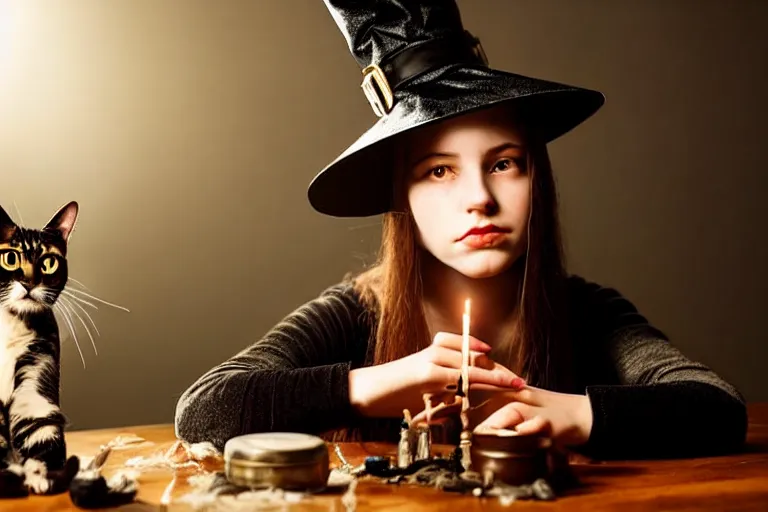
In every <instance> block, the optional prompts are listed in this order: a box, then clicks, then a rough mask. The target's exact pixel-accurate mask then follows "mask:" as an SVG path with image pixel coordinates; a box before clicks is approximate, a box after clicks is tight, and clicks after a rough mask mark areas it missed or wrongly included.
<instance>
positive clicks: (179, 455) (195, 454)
mask: <svg viewBox="0 0 768 512" xmlns="http://www.w3.org/2000/svg"><path fill="white" fill-rule="evenodd" d="M219 460H221V453H220V452H219V451H218V450H217V449H216V447H214V446H213V444H211V443H209V442H202V443H193V444H189V443H187V442H185V441H181V440H177V441H176V442H175V443H173V445H172V446H171V447H170V448H168V449H167V450H165V451H158V452H156V453H154V454H152V455H150V456H138V457H133V458H131V459H128V460H127V461H125V466H126V467H129V468H135V469H138V470H149V469H181V468H198V469H200V468H201V466H202V465H203V464H204V463H205V462H206V461H211V462H216V461H219Z"/></svg>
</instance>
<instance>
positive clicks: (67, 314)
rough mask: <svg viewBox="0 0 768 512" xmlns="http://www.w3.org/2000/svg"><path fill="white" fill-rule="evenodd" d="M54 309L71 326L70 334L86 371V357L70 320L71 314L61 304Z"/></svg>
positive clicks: (55, 305)
mask: <svg viewBox="0 0 768 512" xmlns="http://www.w3.org/2000/svg"><path fill="white" fill-rule="evenodd" d="M54 307H55V308H56V309H57V310H58V311H59V312H61V316H62V317H63V318H64V321H66V322H67V325H68V326H69V332H71V333H72V337H73V338H74V340H75V346H76V347H77V351H78V352H79V353H80V360H81V361H82V362H83V370H85V357H84V356H83V351H82V350H80V343H78V341H77V334H75V327H74V325H73V324H72V321H71V320H70V317H69V313H68V312H67V310H66V309H64V307H63V306H62V305H61V304H54Z"/></svg>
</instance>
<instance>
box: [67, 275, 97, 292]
mask: <svg viewBox="0 0 768 512" xmlns="http://www.w3.org/2000/svg"><path fill="white" fill-rule="evenodd" d="M67 281H72V282H73V283H75V284H79V285H80V286H82V287H83V288H85V289H86V290H88V291H91V290H90V289H89V288H88V287H87V286H85V285H84V284H83V283H82V282H80V281H78V280H77V279H75V278H74V277H72V276H68V277H67Z"/></svg>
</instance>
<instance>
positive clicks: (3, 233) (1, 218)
mask: <svg viewBox="0 0 768 512" xmlns="http://www.w3.org/2000/svg"><path fill="white" fill-rule="evenodd" d="M15 230H16V223H15V222H13V219H11V216H10V215H8V214H7V213H6V211H5V210H3V207H2V206H0V237H1V238H8V237H9V236H10V235H11V234H13V232H14V231H15Z"/></svg>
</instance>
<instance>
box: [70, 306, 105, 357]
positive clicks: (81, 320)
mask: <svg viewBox="0 0 768 512" xmlns="http://www.w3.org/2000/svg"><path fill="white" fill-rule="evenodd" d="M64 300H66V299H64ZM61 305H62V307H64V309H66V310H67V311H69V313H70V315H71V314H72V313H74V314H75V316H76V317H77V319H78V320H80V323H81V324H83V327H85V332H87V333H88V337H89V338H90V339H91V345H92V346H93V352H94V353H95V354H96V355H99V351H98V350H97V349H96V342H95V341H94V340H93V335H92V334H91V330H90V329H88V325H86V323H85V320H83V317H81V316H80V314H79V313H78V312H77V310H76V309H75V308H73V307H72V306H69V305H67V303H66V302H62V303H61Z"/></svg>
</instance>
